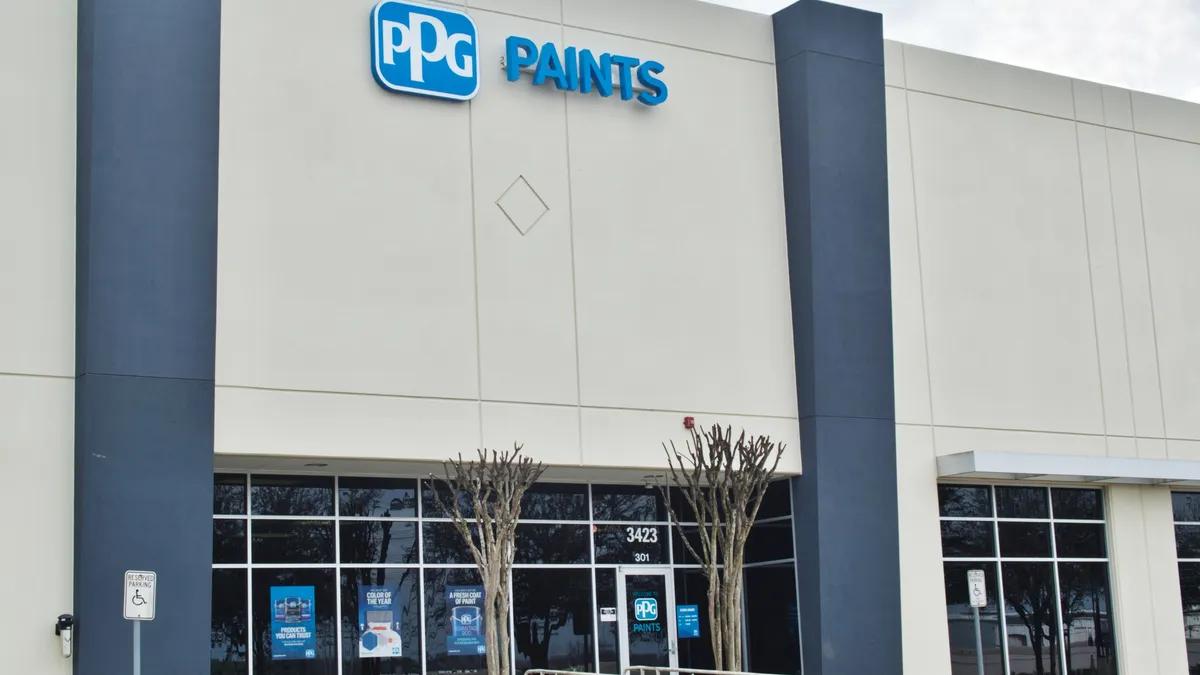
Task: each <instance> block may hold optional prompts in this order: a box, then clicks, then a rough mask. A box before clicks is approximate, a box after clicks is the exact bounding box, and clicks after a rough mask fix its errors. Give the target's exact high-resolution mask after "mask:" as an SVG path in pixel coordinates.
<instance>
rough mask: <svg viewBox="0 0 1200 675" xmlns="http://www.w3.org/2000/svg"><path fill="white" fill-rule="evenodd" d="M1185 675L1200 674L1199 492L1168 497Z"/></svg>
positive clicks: (1174, 494) (1179, 493)
mask: <svg viewBox="0 0 1200 675" xmlns="http://www.w3.org/2000/svg"><path fill="white" fill-rule="evenodd" d="M1171 503H1172V506H1173V510H1174V512H1175V551H1176V555H1177V556H1178V558H1179V591H1180V594H1181V596H1182V598H1181V599H1182V602H1183V631H1184V633H1183V634H1184V639H1185V640H1186V641H1187V655H1188V672H1189V673H1191V674H1192V675H1197V674H1198V673H1200V492H1175V493H1172V494H1171Z"/></svg>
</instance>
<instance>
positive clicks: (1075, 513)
mask: <svg viewBox="0 0 1200 675" xmlns="http://www.w3.org/2000/svg"><path fill="white" fill-rule="evenodd" d="M1102 494H1103V493H1101V492H1100V491H1099V490H1079V489H1075V488H1053V489H1052V490H1050V501H1051V502H1052V504H1053V506H1054V519H1055V520H1104V500H1103V499H1102Z"/></svg>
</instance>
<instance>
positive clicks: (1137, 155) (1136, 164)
mask: <svg viewBox="0 0 1200 675" xmlns="http://www.w3.org/2000/svg"><path fill="white" fill-rule="evenodd" d="M1129 122H1130V124H1129V126H1131V127H1133V132H1132V133H1133V169H1134V171H1135V174H1136V175H1137V196H1138V215H1140V216H1141V219H1142V251H1143V255H1144V256H1145V258H1146V290H1147V291H1149V294H1150V334H1151V335H1152V336H1154V372H1155V374H1156V375H1157V376H1158V414H1159V417H1160V419H1161V420H1162V428H1163V430H1162V437H1163V451H1164V452H1166V453H1167V459H1170V458H1171V450H1170V445H1169V444H1168V443H1167V441H1166V438H1167V436H1168V434H1167V401H1166V397H1164V396H1163V384H1162V362H1161V360H1160V359H1159V356H1158V317H1157V316H1156V315H1155V312H1154V280H1153V278H1152V276H1151V274H1150V240H1149V239H1148V238H1147V237H1146V200H1145V199H1144V198H1143V197H1142V152H1141V146H1140V145H1139V144H1138V133H1137V116H1136V113H1135V112H1134V110H1133V95H1132V94H1130V97H1129ZM1130 384H1131V386H1132V383H1130ZM1136 442H1137V441H1134V443H1135V444H1136Z"/></svg>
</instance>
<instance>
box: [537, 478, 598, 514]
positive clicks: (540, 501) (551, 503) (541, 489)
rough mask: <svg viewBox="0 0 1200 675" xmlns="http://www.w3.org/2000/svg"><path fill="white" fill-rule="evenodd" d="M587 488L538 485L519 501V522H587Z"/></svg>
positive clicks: (580, 486)
mask: <svg viewBox="0 0 1200 675" xmlns="http://www.w3.org/2000/svg"><path fill="white" fill-rule="evenodd" d="M587 500H588V497H587V486H586V485H560V484H555V483H538V484H537V485H534V486H533V487H532V488H530V489H529V491H528V492H526V493H525V497H524V498H523V499H522V500H521V520H587Z"/></svg>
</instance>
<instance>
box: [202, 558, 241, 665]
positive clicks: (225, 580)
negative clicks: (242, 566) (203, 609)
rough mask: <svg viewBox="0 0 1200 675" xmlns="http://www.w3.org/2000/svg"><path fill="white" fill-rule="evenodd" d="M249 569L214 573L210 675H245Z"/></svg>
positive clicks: (214, 571) (216, 571)
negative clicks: (247, 573) (247, 579)
mask: <svg viewBox="0 0 1200 675" xmlns="http://www.w3.org/2000/svg"><path fill="white" fill-rule="evenodd" d="M247 616H248V615H247V613H246V570H213V573H212V650H211V652H210V668H209V673H211V675H246V671H247V667H248V663H247V661H246V617H247Z"/></svg>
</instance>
